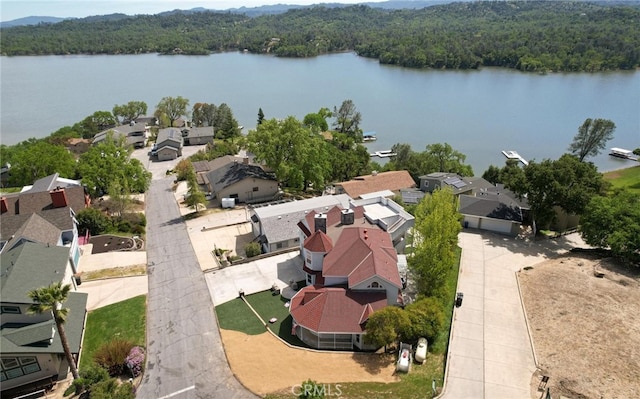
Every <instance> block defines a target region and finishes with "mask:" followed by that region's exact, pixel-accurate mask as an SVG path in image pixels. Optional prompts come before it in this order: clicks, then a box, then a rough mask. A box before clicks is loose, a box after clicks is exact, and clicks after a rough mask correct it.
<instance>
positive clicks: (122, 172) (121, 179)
mask: <svg viewBox="0 0 640 399" xmlns="http://www.w3.org/2000/svg"><path fill="white" fill-rule="evenodd" d="M130 154H131V148H130V147H129V146H127V145H125V142H124V140H121V141H115V140H114V139H113V137H112V136H109V137H108V138H107V139H106V140H104V141H103V142H101V143H99V144H97V145H94V146H92V147H91V148H89V151H87V152H85V153H84V154H82V155H81V156H80V159H79V161H78V173H79V174H80V176H81V178H82V183H83V184H84V185H86V186H87V189H88V190H89V192H90V193H91V195H92V196H94V197H95V196H100V195H104V194H106V193H107V192H108V190H109V187H111V186H112V184H113V182H117V183H118V184H119V187H121V188H122V189H123V190H126V192H132V193H143V192H145V191H147V189H148V188H149V184H150V183H151V173H150V172H148V171H147V170H146V169H145V168H144V166H143V165H142V163H141V162H140V161H138V160H137V159H135V158H130Z"/></svg>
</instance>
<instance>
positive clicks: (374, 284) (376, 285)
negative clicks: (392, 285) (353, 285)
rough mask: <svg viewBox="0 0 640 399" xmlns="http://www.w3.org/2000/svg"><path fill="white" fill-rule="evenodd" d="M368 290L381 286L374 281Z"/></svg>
mask: <svg viewBox="0 0 640 399" xmlns="http://www.w3.org/2000/svg"><path fill="white" fill-rule="evenodd" d="M369 288H382V286H381V285H380V283H378V282H377V281H374V282H373V283H371V285H369Z"/></svg>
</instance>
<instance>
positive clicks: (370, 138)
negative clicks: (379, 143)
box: [362, 132, 378, 143]
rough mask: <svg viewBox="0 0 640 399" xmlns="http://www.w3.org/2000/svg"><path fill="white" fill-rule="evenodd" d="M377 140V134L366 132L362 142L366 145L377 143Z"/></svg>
mask: <svg viewBox="0 0 640 399" xmlns="http://www.w3.org/2000/svg"><path fill="white" fill-rule="evenodd" d="M377 139H378V138H377V137H376V132H366V133H364V134H363V135H362V141H363V142H365V143H369V142H371V141H376V140H377Z"/></svg>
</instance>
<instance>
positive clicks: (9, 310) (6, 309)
mask: <svg viewBox="0 0 640 399" xmlns="http://www.w3.org/2000/svg"><path fill="white" fill-rule="evenodd" d="M1 308H2V313H11V314H20V313H21V312H20V308H19V307H18V306H2V307H1Z"/></svg>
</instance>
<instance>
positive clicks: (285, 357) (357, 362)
mask: <svg viewBox="0 0 640 399" xmlns="http://www.w3.org/2000/svg"><path fill="white" fill-rule="evenodd" d="M220 334H221V335H222V342H223V345H224V347H225V351H226V353H227V357H228V359H229V364H230V365H231V371H233V373H234V374H235V375H236V377H238V380H240V382H241V383H242V384H244V385H245V386H246V387H247V388H248V389H250V390H251V391H253V392H255V393H257V394H259V395H263V396H264V395H266V394H267V393H272V392H285V391H286V392H291V389H292V387H293V386H294V385H297V384H300V383H302V382H303V381H305V380H307V379H309V378H311V379H313V380H315V381H322V382H323V383H338V382H358V381H374V382H394V381H397V380H398V379H397V377H396V376H395V375H394V371H395V363H394V362H393V356H392V355H377V354H363V353H356V354H354V353H339V352H334V353H320V352H314V351H307V350H303V349H293V348H289V347H288V346H286V345H285V344H283V343H282V342H280V341H279V340H278V339H276V338H275V337H273V336H272V335H271V334H269V333H266V332H265V333H263V334H260V335H247V334H244V333H241V332H238V331H230V330H220Z"/></svg>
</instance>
